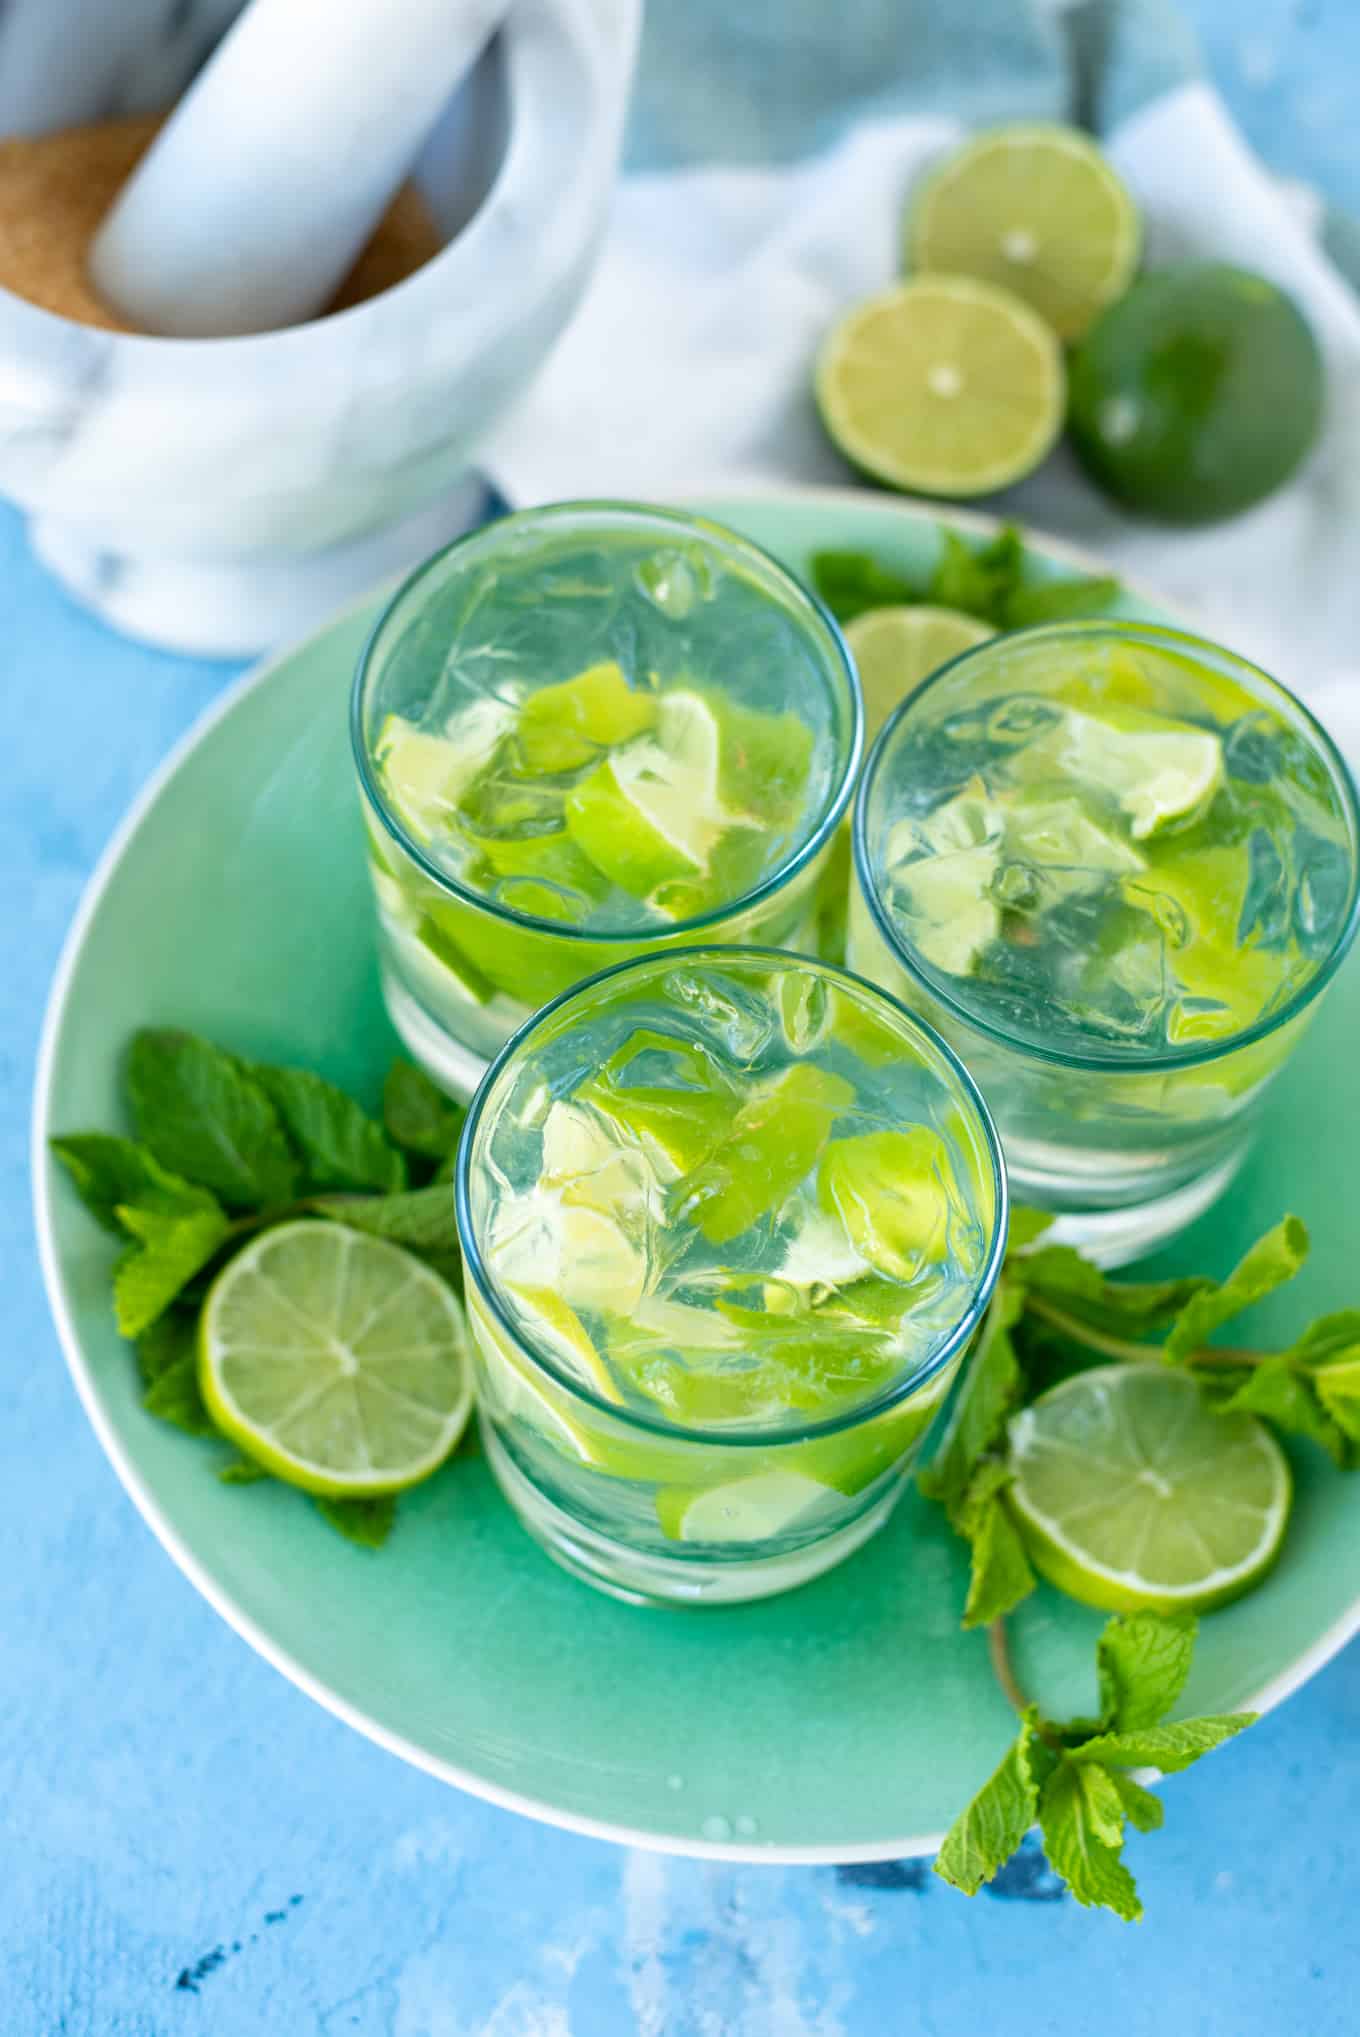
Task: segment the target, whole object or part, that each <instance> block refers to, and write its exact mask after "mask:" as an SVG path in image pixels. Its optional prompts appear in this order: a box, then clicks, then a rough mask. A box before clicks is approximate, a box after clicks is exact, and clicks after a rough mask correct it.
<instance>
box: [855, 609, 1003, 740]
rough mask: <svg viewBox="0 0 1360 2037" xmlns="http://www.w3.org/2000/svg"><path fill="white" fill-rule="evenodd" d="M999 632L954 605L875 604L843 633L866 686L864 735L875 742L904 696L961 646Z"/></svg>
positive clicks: (970, 645) (967, 646)
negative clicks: (903, 605) (963, 612)
mask: <svg viewBox="0 0 1360 2037" xmlns="http://www.w3.org/2000/svg"><path fill="white" fill-rule="evenodd" d="M995 635H996V631H995V630H992V629H988V627H987V625H986V623H985V622H978V621H977V620H976V618H975V617H973V616H971V615H961V614H960V613H959V611H958V610H957V609H955V608H931V607H930V606H929V605H928V604H927V603H925V602H922V603H921V604H920V605H919V606H918V607H915V608H871V609H870V610H869V611H868V613H867V614H866V615H858V616H856V617H855V620H854V621H853V622H852V623H851V624H850V626H849V628H848V629H847V630H846V632H845V641H846V642H847V643H848V644H849V646H850V649H851V651H852V652H853V653H854V658H855V664H856V666H857V667H858V668H859V680H860V685H861V686H862V687H863V689H864V740H865V742H866V743H871V742H872V741H873V739H874V737H875V736H876V735H877V734H878V732H879V730H880V729H881V728H882V726H883V724H884V722H885V721H886V720H887V719H888V716H889V715H890V714H891V713H892V711H893V709H894V708H895V707H896V706H897V705H898V703H899V702H900V701H903V700H905V699H906V697H907V695H908V694H909V693H911V692H913V691H914V690H915V688H916V687H918V686H919V685H920V683H921V681H922V680H923V679H928V678H929V677H930V674H931V673H932V672H935V671H938V670H939V668H940V666H941V665H947V664H948V663H949V660H950V659H951V658H957V657H958V655H959V653H960V652H961V651H971V650H972V648H973V646H974V644H985V643H986V641H987V639H988V637H993V636H995Z"/></svg>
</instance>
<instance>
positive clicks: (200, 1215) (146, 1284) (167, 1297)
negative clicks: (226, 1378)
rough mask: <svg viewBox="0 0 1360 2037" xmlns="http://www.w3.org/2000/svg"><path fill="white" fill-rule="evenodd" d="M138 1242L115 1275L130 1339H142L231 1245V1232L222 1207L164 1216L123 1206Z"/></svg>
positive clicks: (118, 1306)
mask: <svg viewBox="0 0 1360 2037" xmlns="http://www.w3.org/2000/svg"><path fill="white" fill-rule="evenodd" d="M118 1215H119V1221H120V1222H121V1223H122V1225H123V1227H124V1229H125V1230H128V1231H130V1232H131V1233H132V1237H133V1239H134V1243H133V1244H131V1245H130V1246H129V1247H128V1249H127V1251H126V1252H124V1253H123V1255H122V1257H121V1258H120V1259H119V1261H118V1264H117V1266H116V1267H115V1268H114V1274H113V1305H114V1312H115V1314H116V1316H117V1318H118V1328H119V1330H120V1331H121V1332H122V1334H123V1335H124V1336H125V1337H133V1338H135V1337H139V1336H140V1335H141V1334H142V1332H143V1331H144V1330H147V1329H150V1327H151V1325H152V1324H153V1323H154V1322H155V1320H156V1318H157V1317H158V1316H159V1315H161V1314H162V1313H163V1311H164V1310H165V1309H167V1308H169V1306H170V1304H171V1302H172V1301H173V1300H174V1299H175V1297H176V1295H177V1294H179V1292H180V1290H181V1289H182V1288H183V1287H185V1286H187V1284H188V1283H189V1281H191V1280H192V1279H193V1277H194V1275H195V1274H196V1273H197V1272H199V1271H200V1269H201V1268H202V1267H204V1266H206V1265H207V1263H208V1261H209V1260H210V1259H211V1258H212V1257H213V1256H214V1254H215V1253H216V1252H217V1251H218V1250H219V1249H220V1247H221V1246H222V1245H223V1244H224V1243H225V1242H226V1239H227V1237H228V1236H229V1234H230V1231H231V1225H230V1224H229V1223H228V1221H227V1218H226V1216H225V1215H224V1213H223V1211H222V1210H221V1209H220V1208H219V1207H218V1206H217V1204H216V1203H213V1204H211V1206H210V1207H208V1208H205V1209H191V1210H187V1211H176V1212H171V1213H170V1214H168V1215H167V1214H164V1213H162V1212H161V1211H159V1210H150V1209H132V1208H127V1207H124V1206H122V1205H120V1206H119V1211H118Z"/></svg>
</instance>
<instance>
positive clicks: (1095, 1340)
mask: <svg viewBox="0 0 1360 2037" xmlns="http://www.w3.org/2000/svg"><path fill="white" fill-rule="evenodd" d="M1025 1307H1026V1309H1027V1310H1028V1311H1029V1312H1030V1313H1031V1314H1032V1315H1036V1316H1038V1317H1039V1319H1040V1320H1041V1321H1042V1322H1045V1323H1050V1324H1051V1325H1052V1326H1053V1328H1054V1329H1055V1330H1061V1331H1062V1333H1063V1335H1064V1336H1065V1337H1070V1338H1071V1339H1072V1341H1073V1343H1075V1344H1084V1345H1085V1346H1086V1348H1087V1350H1088V1351H1099V1352H1100V1353H1101V1355H1102V1356H1103V1357H1106V1358H1118V1359H1120V1360H1121V1361H1122V1362H1123V1363H1125V1364H1133V1365H1146V1364H1148V1363H1149V1362H1152V1363H1159V1362H1160V1360H1161V1356H1162V1349H1161V1346H1160V1344H1135V1343H1134V1342H1132V1340H1131V1339H1129V1338H1126V1337H1112V1336H1109V1335H1108V1334H1107V1333H1106V1332H1105V1331H1104V1330H1095V1329H1092V1328H1091V1326H1090V1324H1089V1323H1083V1322H1081V1321H1080V1320H1079V1319H1078V1318H1077V1317H1076V1316H1069V1315H1068V1314H1067V1312H1066V1310H1065V1309H1060V1308H1055V1307H1054V1305H1053V1303H1052V1302H1051V1301H1046V1300H1045V1299H1044V1297H1043V1296H1042V1295H1038V1294H1029V1295H1026V1297H1025ZM1274 1355H1275V1354H1274V1353H1273V1352H1271V1351H1254V1350H1250V1349H1248V1348H1247V1347H1246V1346H1245V1345H1242V1344H1201V1345H1200V1346H1199V1348H1198V1349H1197V1350H1194V1351H1192V1352H1191V1353H1190V1355H1189V1357H1188V1358H1187V1359H1186V1361H1185V1362H1186V1364H1187V1365H1205V1366H1214V1365H1228V1366H1240V1365H1264V1364H1265V1362H1266V1360H1267V1359H1268V1358H1271V1357H1273V1356H1274Z"/></svg>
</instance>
